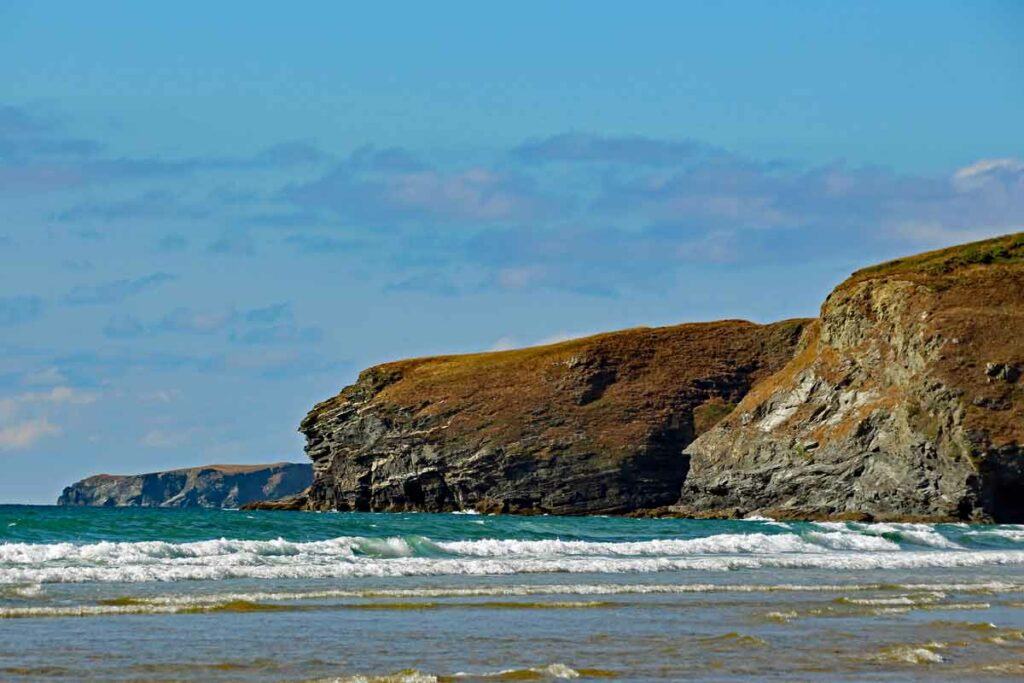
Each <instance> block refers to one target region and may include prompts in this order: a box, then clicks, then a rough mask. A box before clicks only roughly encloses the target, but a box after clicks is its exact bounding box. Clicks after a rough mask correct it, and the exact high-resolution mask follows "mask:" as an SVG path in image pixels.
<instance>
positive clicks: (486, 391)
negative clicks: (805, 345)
mask: <svg viewBox="0 0 1024 683" xmlns="http://www.w3.org/2000/svg"><path fill="white" fill-rule="evenodd" d="M806 324H807V321H802V320H798V321H787V322H782V323H777V324H774V325H755V324H753V323H748V322H742V321H725V322H719V323H707V324H696V325H681V326H676V327H667V328H659V329H636V330H627V331H624V332H618V333H611V334H605V335H599V336H597V337H590V338H586V339H578V340H572V341H569V342H564V343H561V344H554V345H550V346H544V347H538V348H533V349H522V350H516V351H506V352H500V353H490V354H477V355H470V356H447V357H439V358H425V359H416V360H411V361H402V362H397V363H389V364H387V365H383V366H380V367H376V368H371V369H370V370H367V371H366V372H364V373H362V374H361V375H360V377H359V381H358V382H356V383H355V384H354V385H352V386H350V387H347V388H346V389H345V390H344V391H342V392H341V394H339V395H338V396H337V397H335V398H332V399H330V400H328V401H325V402H324V403H321V404H320V405H318V406H316V407H315V408H314V409H313V411H312V412H311V413H310V414H309V415H308V416H307V417H306V419H305V420H304V421H303V422H302V425H301V428H300V429H301V431H302V432H303V433H304V434H305V435H306V439H307V445H306V452H307V454H308V455H309V457H310V459H311V460H312V461H313V466H314V471H315V480H314V482H313V485H312V486H311V487H310V490H309V493H308V497H306V498H302V499H298V498H297V499H294V501H293V504H292V507H297V508H305V509H316V510H430V511H444V510H462V509H476V510H479V511H481V512H501V513H517V514H534V513H558V514H588V513H627V512H630V511H635V510H641V509H646V508H656V507H659V506H664V505H668V504H670V503H673V502H675V500H676V499H677V498H678V495H679V488H680V486H681V485H682V482H683V479H684V477H685V476H686V469H687V460H686V458H685V457H684V456H683V454H682V450H683V448H684V447H685V446H686V445H687V444H688V443H689V442H690V441H691V440H692V439H693V438H694V436H695V434H696V432H697V428H698V427H697V426H695V421H694V411H695V409H699V408H702V407H704V406H712V409H710V410H709V411H704V413H702V416H703V417H702V419H701V420H698V423H699V426H700V428H702V429H703V428H710V426H712V425H713V424H714V422H715V421H716V420H717V419H719V418H720V417H721V416H722V415H724V414H726V413H728V411H729V410H731V407H732V405H734V404H735V403H736V402H738V401H739V400H740V399H741V398H742V397H743V395H744V394H746V392H747V391H748V390H749V388H750V386H751V385H752V384H753V383H754V382H756V381H757V380H758V379H761V378H763V377H766V376H768V375H769V374H771V373H772V372H774V371H775V370H777V369H779V368H780V367H782V365H783V364H784V363H785V362H786V361H787V360H789V358H790V357H791V356H792V354H793V352H794V350H795V349H796V347H797V343H798V341H799V339H800V336H801V334H802V332H803V330H804V328H805V326H806ZM705 413H707V414H705ZM709 416H710V417H709Z"/></svg>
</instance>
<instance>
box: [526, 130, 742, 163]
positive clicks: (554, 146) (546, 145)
mask: <svg viewBox="0 0 1024 683" xmlns="http://www.w3.org/2000/svg"><path fill="white" fill-rule="evenodd" d="M512 155H513V156H514V157H515V158H517V159H520V160H523V161H527V162H531V163H552V162H564V163H585V164H594V163H598V164H600V163H610V164H624V165H628V166H675V165H679V164H688V163H692V162H693V161H695V160H698V159H707V158H709V157H718V156H726V153H725V152H724V151H723V150H721V149H718V148H716V147H713V146H711V145H707V144H705V143H702V142H698V141H697V140H657V139H654V138H648V137H644V136H641V135H622V136H608V135H594V134H589V133H562V134H560V135H552V136H550V137H546V138H536V139H533V140H527V141H526V142H524V143H523V144H521V145H519V146H518V147H516V148H514V149H513V150H512Z"/></svg>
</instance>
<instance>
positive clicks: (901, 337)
mask: <svg viewBox="0 0 1024 683" xmlns="http://www.w3.org/2000/svg"><path fill="white" fill-rule="evenodd" d="M1022 373H1024V235H1011V236H1008V237H1004V238H1000V239H996V240H990V241H986V242H982V243H977V244H973V245H966V246H963V247H957V248H954V249H948V250H943V251H940V252H933V253H929V254H922V255H920V256H917V257H912V258H908V259H903V260H900V261H895V262H892V263H889V264H883V265H881V266H876V267H874V268H869V269H865V270H863V271H860V272H858V273H855V274H854V275H853V277H851V278H850V279H849V280H848V281H847V282H845V283H843V284H842V285H840V286H839V287H838V288H837V289H836V290H835V291H833V292H832V294H831V295H830V296H829V297H828V299H827V300H826V302H825V304H824V306H823V307H822V310H821V318H820V321H819V322H816V323H815V324H814V325H813V327H811V328H810V329H809V330H808V335H807V337H806V339H805V341H804V343H803V346H802V349H801V351H800V353H799V354H798V355H797V356H796V357H795V358H794V359H793V360H792V361H791V362H790V363H788V364H787V365H786V367H785V368H783V369H782V370H781V371H780V372H778V373H777V374H775V375H774V376H772V377H769V378H767V379H765V380H764V381H762V382H761V383H759V384H758V385H757V386H756V387H755V388H754V389H753V390H752V391H751V392H750V393H749V394H747V395H746V396H745V397H744V398H743V399H742V400H741V401H740V403H739V406H738V407H737V409H736V410H735V411H734V412H733V413H732V414H730V415H729V416H728V417H726V418H725V419H724V420H722V422H721V423H720V424H718V425H717V426H716V427H715V428H714V429H712V430H710V431H709V432H708V433H707V434H704V435H703V436H701V437H700V438H699V439H697V440H696V441H695V442H694V443H692V444H691V445H690V446H689V447H688V448H687V449H686V454H687V455H688V456H689V459H690V467H689V472H688V476H687V479H686V482H685V484H684V487H683V493H682V497H681V500H680V501H679V505H678V506H677V507H676V508H675V510H676V512H678V513H681V514H689V515H697V516H716V517H720V516H727V517H728V516H742V515H748V514H765V515H771V516H776V517H780V516H782V517H833V518H842V517H858V516H859V517H874V518H877V519H885V518H899V519H911V518H928V519H964V520H991V519H995V520H999V521H1016V522H1019V521H1024V386H1022V383H1021V377H1022Z"/></svg>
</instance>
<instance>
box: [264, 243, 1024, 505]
mask: <svg viewBox="0 0 1024 683" xmlns="http://www.w3.org/2000/svg"><path fill="white" fill-rule="evenodd" d="M1022 375H1024V234H1018V235H1009V236H1006V237H1002V238H998V239H994V240H987V241H985V242H979V243H974V244H969V245H963V246H961V247H955V248H952V249H946V250H942V251H938V252H930V253H927V254H921V255H918V256H914V257H909V258H905V259H900V260H898V261H894V262H891V263H885V264H881V265H879V266H874V267H871V268H866V269H864V270H861V271H858V272H857V273H855V274H854V275H853V276H852V277H851V278H850V279H849V280H847V281H846V282H844V283H843V284H841V285H840V286H839V287H837V288H836V289H835V291H833V292H832V294H831V295H830V296H829V297H828V299H827V300H826V301H825V303H824V305H823V307H822V309H821V317H820V318H819V319H816V320H813V321H809V320H791V321H785V322H781V323H776V324H774V325H755V324H753V323H748V322H742V321H723V322H717V323H705V324H695V325H680V326H675V327H666V328H659V329H637V330H626V331H623V332H617V333H611V334H605V335H599V336H596V337H589V338H586V339H578V340H573V341H569V342H565V343H562V344H554V345H550V346H544V347H538V348H534V349H522V350H517V351H507V352H501V353H488V354H477V355H468V356H444V357H437V358H421V359H414V360H407V361H400V362H396V363H387V364H384V365H380V366H377V367H374V368H370V369H369V370H366V371H364V372H363V373H362V374H361V375H360V376H359V379H358V381H357V382H356V383H355V384H353V385H352V386H349V387H347V388H345V389H344V390H343V391H342V392H341V393H340V394H338V395H337V396H335V397H334V398H331V399H329V400H327V401H324V402H323V403H320V404H319V405H317V406H315V407H314V408H313V410H312V411H311V412H310V413H309V415H308V416H307V417H306V419H305V420H304V421H303V422H302V425H301V427H300V431H302V432H303V433H304V434H305V436H306V439H307V445H306V453H307V455H308V456H309V457H310V459H311V460H312V462H313V468H314V481H313V484H312V486H310V488H309V489H308V490H307V491H305V492H303V493H301V494H299V495H296V496H294V497H292V498H288V499H285V500H281V501H278V502H275V503H272V504H268V505H261V506H262V507H273V508H292V509H311V510H426V511H447V510H466V509H476V510H478V511H481V512H508V513H520V514H535V513H557V514H596V513H613V514H634V515H654V514H672V515H681V516H693V517H738V516H747V515H751V514H759V515H767V516H775V517H785V518H788V519H836V520H870V519H894V520H895V519H898V520H975V521H990V520H996V521H1013V522H1020V521H1024V382H1022Z"/></svg>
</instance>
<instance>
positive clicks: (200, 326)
mask: <svg viewBox="0 0 1024 683" xmlns="http://www.w3.org/2000/svg"><path fill="white" fill-rule="evenodd" d="M103 332H104V334H105V335H106V336H107V337H109V338H111V339H135V338H138V337H153V336H158V335H164V334H188V335H206V336H212V335H217V334H225V335H226V336H225V339H227V340H228V341H233V342H237V343H240V344H247V345H259V344H312V343H315V342H317V341H319V340H320V338H321V337H322V335H323V332H322V330H320V329H319V328H317V327H303V326H299V325H296V324H295V322H294V314H293V312H292V307H291V305H290V304H287V303H281V304H274V305H271V306H264V307H262V308H253V309H243V310H239V309H237V308H234V307H227V308H220V309H208V310H203V309H194V308H185V307H181V308H176V309H174V310H172V311H170V312H169V313H167V314H165V315H164V316H162V317H161V318H159V319H157V320H155V321H151V322H144V321H142V320H140V319H138V318H137V317H135V316H131V315H115V316H113V317H111V318H110V319H109V320H108V321H107V324H106V326H105V327H104V330H103Z"/></svg>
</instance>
